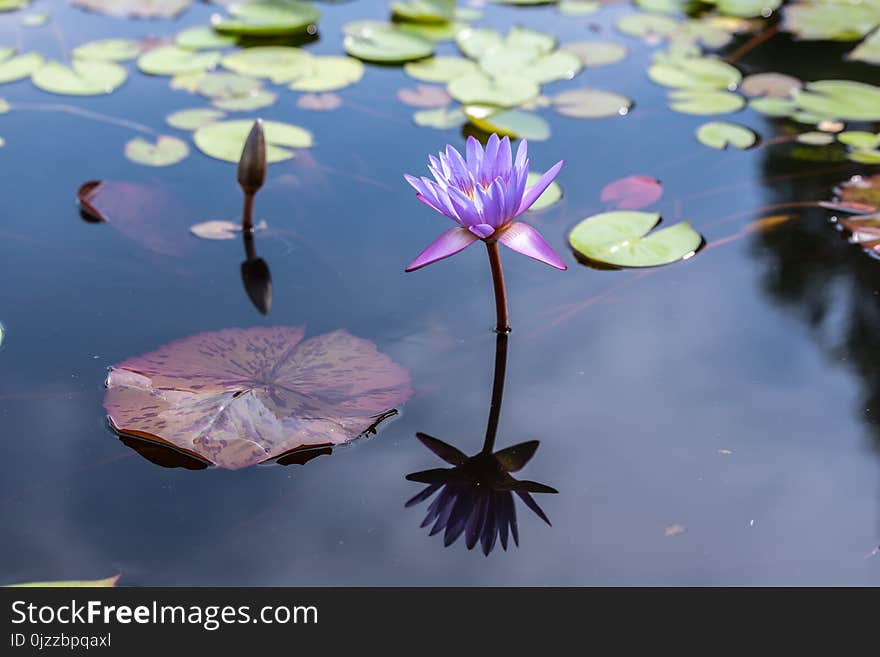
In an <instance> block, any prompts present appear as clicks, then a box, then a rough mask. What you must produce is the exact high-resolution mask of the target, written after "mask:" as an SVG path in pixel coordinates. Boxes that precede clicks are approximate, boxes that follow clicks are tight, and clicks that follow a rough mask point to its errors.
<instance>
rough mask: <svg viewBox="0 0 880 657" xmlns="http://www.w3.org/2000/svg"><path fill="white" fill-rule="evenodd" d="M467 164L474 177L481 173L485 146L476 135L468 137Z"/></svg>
mask: <svg viewBox="0 0 880 657" xmlns="http://www.w3.org/2000/svg"><path fill="white" fill-rule="evenodd" d="M467 165H468V169H469V170H470V172H471V173H472V174H474V177H476V176H477V175H478V174H479V173H480V167H482V166H483V146H482V144H480V142H479V141H477V139H476V138H474V137H468V139H467Z"/></svg>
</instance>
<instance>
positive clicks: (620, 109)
mask: <svg viewBox="0 0 880 657" xmlns="http://www.w3.org/2000/svg"><path fill="white" fill-rule="evenodd" d="M550 100H551V102H552V104H553V108H554V109H555V110H556V111H557V112H559V113H560V114H562V115H563V116H570V117H573V118H576V119H600V118H605V117H608V116H624V115H625V114H627V113H628V112H629V108H630V107H632V101H631V100H630V99H629V98H627V97H626V96H621V95H620V94H617V93H614V92H612V91H603V90H602V89H589V88H584V89H575V90H573V91H564V92H562V93H560V94H556V95H555V96H553V97H551V99H550Z"/></svg>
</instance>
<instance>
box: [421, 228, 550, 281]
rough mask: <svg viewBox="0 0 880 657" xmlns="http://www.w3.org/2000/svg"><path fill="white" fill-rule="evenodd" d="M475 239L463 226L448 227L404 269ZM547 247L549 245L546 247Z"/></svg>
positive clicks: (455, 250) (452, 252)
mask: <svg viewBox="0 0 880 657" xmlns="http://www.w3.org/2000/svg"><path fill="white" fill-rule="evenodd" d="M476 241H477V236H476V235H474V234H473V233H470V232H468V230H467V229H465V228H458V227H456V228H450V229H449V230H447V231H446V232H445V233H442V234H441V235H440V237H438V238H437V239H436V240H434V241H433V242H431V244H430V246H428V248H427V249H425V250H424V251H422V252H421V253H420V254H419V256H418V257H417V258H416V259H415V260H413V261H412V262H411V263H409V266H408V267H407V268H406V271H415V270H416V269H421V268H422V267H426V266H427V265H430V264H431V263H434V262H437V261H438V260H443V258H448V257H449V256H453V255H455V254H456V253H458V252H459V251H462V250H463V249H465V248H467V247H468V246H470V245H471V244H473V243H474V242H476ZM548 248H549V247H548Z"/></svg>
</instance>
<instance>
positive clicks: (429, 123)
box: [413, 107, 468, 130]
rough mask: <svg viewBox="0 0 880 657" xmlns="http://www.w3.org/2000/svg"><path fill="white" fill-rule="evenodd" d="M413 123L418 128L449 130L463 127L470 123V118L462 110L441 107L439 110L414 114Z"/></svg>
mask: <svg viewBox="0 0 880 657" xmlns="http://www.w3.org/2000/svg"><path fill="white" fill-rule="evenodd" d="M413 121H415V124H416V125H418V126H423V127H428V128H437V129H438V130H448V129H450V128H459V127H461V126H463V125H464V124H465V123H467V122H468V117H466V116H465V115H464V112H462V111H461V109H460V108H457V107H456V108H455V109H447V108H445V107H440V108H438V109H430V110H422V111H420V112H416V113H415V114H413Z"/></svg>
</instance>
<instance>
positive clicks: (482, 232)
mask: <svg viewBox="0 0 880 657" xmlns="http://www.w3.org/2000/svg"><path fill="white" fill-rule="evenodd" d="M468 230H469V231H471V232H472V233H473V234H474V235H476V236H477V237H479V238H480V239H486V238H487V237H489V235H491V234H492V233H494V232H495V229H494V228H493V227H492V226H490V225H489V224H477V225H476V226H471V227H470V228H468Z"/></svg>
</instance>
